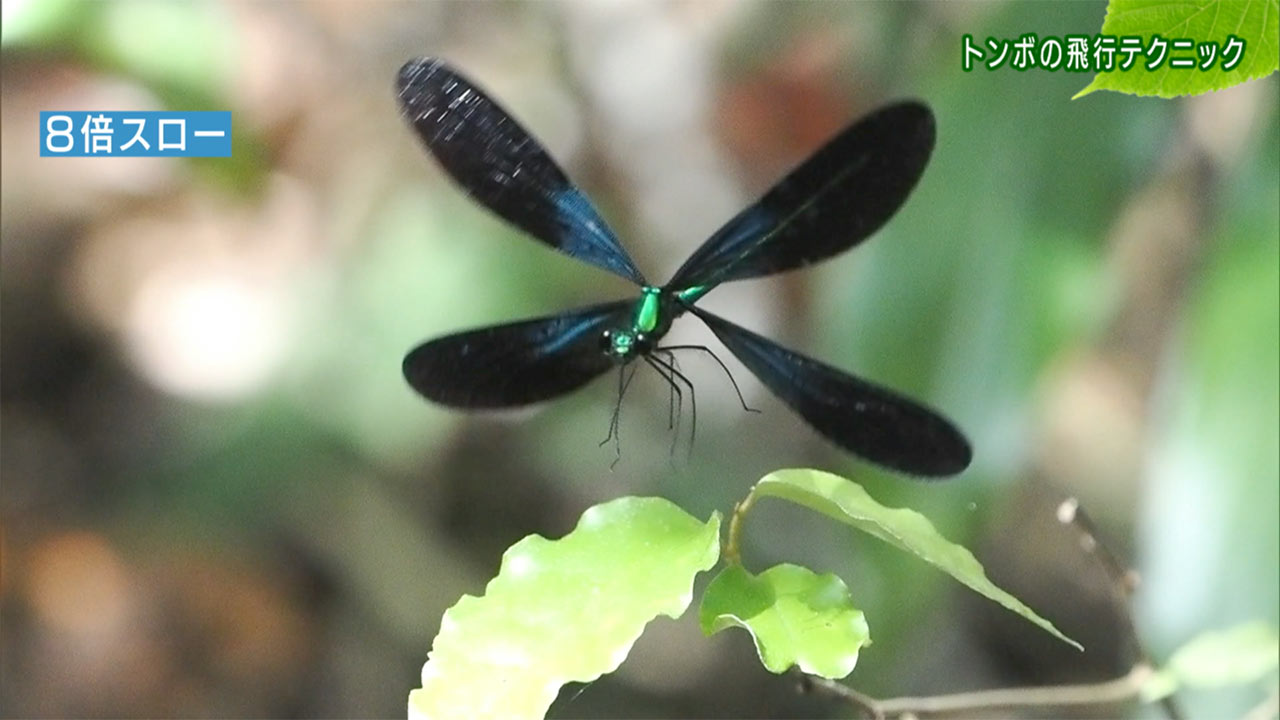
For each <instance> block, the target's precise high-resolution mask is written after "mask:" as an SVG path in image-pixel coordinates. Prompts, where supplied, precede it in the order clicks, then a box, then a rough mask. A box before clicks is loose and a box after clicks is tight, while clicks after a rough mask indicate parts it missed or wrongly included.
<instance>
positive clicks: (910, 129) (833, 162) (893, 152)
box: [667, 102, 934, 290]
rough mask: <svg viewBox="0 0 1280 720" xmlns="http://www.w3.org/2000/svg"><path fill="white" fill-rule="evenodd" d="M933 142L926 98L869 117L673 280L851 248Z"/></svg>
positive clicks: (764, 271)
mask: <svg viewBox="0 0 1280 720" xmlns="http://www.w3.org/2000/svg"><path fill="white" fill-rule="evenodd" d="M933 141H934V125H933V113H932V112H930V111H929V108H928V107H926V106H924V105H923V104H921V103H918V102H903V103H898V104H896V105H890V106H888V107H885V108H881V109H880V110H877V111H876V112H874V113H872V114H870V115H868V116H866V117H864V118H862V119H861V120H859V121H858V122H857V123H855V124H853V125H851V126H850V127H848V128H846V129H845V130H844V131H843V132H841V133H840V134H839V135H837V136H836V137H835V138H833V139H832V140H831V141H829V142H828V143H827V144H826V145H825V146H823V148H822V149H821V150H818V152H816V153H814V154H813V156H812V157H810V158H809V159H808V160H806V161H804V163H803V164H802V165H800V167H798V168H796V169H795V170H793V171H792V172H791V174H790V175H787V176H786V177H785V178H783V180H782V181H781V182H779V183H778V184H777V185H775V186H774V187H773V189H771V190H769V192H767V193H765V195H764V197H762V198H760V200H759V201H758V202H756V203H755V204H754V205H751V206H749V207H748V208H746V209H745V210H743V211H742V212H740V213H738V215H737V216H736V217H734V218H733V219H732V220H730V221H729V222H728V223H726V224H725V226H724V227H722V228H720V229H719V230H717V231H716V233H715V234H714V235H712V236H711V237H710V238H708V239H707V241H706V242H705V243H703V244H702V247H700V248H698V249H697V251H695V252H694V253H693V255H692V256H690V257H689V259H688V260H686V261H685V263H684V265H682V266H681V267H680V269H679V270H677V271H676V274H675V276H674V277H673V278H672V279H671V282H669V283H667V287H670V288H673V289H675V290H684V289H687V288H691V287H696V286H715V285H718V284H720V283H722V282H727V281H729V280H741V279H743V278H749V277H758V276H761V275H770V274H773V273H777V272H782V271H783V270H791V269H793V268H797V267H801V266H804V265H808V264H810V263H814V262H817V261H819V260H825V259H826V258H829V257H831V256H832V255H836V254H837V253H841V252H844V251H845V250H847V249H849V248H851V247H853V246H854V245H856V244H858V243H859V242H861V241H862V240H864V239H865V238H866V237H867V236H869V235H871V234H872V233H874V232H875V231H876V230H878V229H879V228H880V226H881V225H883V224H884V223H885V221H887V220H888V219H889V218H890V217H892V216H893V214H894V213H895V212H897V210H898V208H899V207H900V206H901V205H902V203H903V201H904V200H906V199H907V195H908V194H910V193H911V189H912V188H913V187H915V184H916V181H917V180H919V179H920V175H921V173H923V172H924V166H925V164H926V163H927V162H928V161H929V154H930V153H931V152H932V151H933Z"/></svg>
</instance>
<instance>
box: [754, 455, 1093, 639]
mask: <svg viewBox="0 0 1280 720" xmlns="http://www.w3.org/2000/svg"><path fill="white" fill-rule="evenodd" d="M752 492H753V493H759V494H762V495H767V496H773V497H777V498H782V499H784V500H789V501H791V502H793V503H796V504H797V505H803V506H804V507H807V508H810V509H812V510H817V511H818V512H820V513H822V514H824V515H827V516H828V517H831V518H834V519H836V520H839V521H840V522H842V523H845V524H847V525H852V526H853V527H856V528H858V529H859V530H862V531H863V532H867V533H870V534H871V535H874V536H875V537H878V538H880V539H881V540H884V541H885V542H887V543H889V544H891V545H894V546H896V547H898V548H900V549H902V550H905V551H906V552H909V553H912V554H914V555H915V556H917V557H919V558H920V559H921V560H924V561H925V562H927V563H929V564H931V565H933V566H935V567H937V568H938V569H940V570H942V571H943V572H945V573H947V574H948V575H950V576H951V577H953V578H955V579H956V580H959V581H960V582H962V583H964V584H965V585H968V586H969V587H970V588H971V589H973V590H974V591H975V592H978V593H980V594H982V595H985V596H986V597H988V598H990V599H991V600H994V601H995V602H997V603H999V604H1001V605H1003V606H1004V607H1006V608H1008V609H1009V610H1012V611H1013V612H1015V613H1017V614H1019V615H1021V616H1022V617H1024V618H1026V619H1027V620H1030V621H1031V622H1032V623H1035V624H1036V625H1038V626H1040V628H1041V629H1043V630H1044V631H1045V632H1048V633H1049V634H1051V635H1053V636H1054V637H1056V638H1058V639H1059V640H1061V641H1063V642H1065V643H1067V644H1068V645H1073V646H1075V647H1076V648H1077V649H1080V650H1083V649H1084V648H1082V647H1081V646H1080V643H1078V642H1076V641H1075V640H1072V639H1071V638H1069V637H1067V636H1066V635H1063V634H1062V633H1061V632H1059V631H1058V629H1057V628H1056V627H1054V626H1053V624H1052V623H1050V622H1049V621H1048V620H1045V619H1044V618H1042V617H1040V616H1039V615H1037V614H1036V613H1035V612H1034V611H1032V610H1031V608H1029V607H1027V606H1026V605H1024V604H1022V602H1021V601H1019V600H1018V599H1017V598H1015V597H1014V596H1012V595H1010V594H1009V593H1007V592H1005V591H1004V590H1001V589H1000V588H999V587H997V586H996V585H995V583H992V582H991V581H990V580H988V579H987V574H986V572H985V571H984V570H983V569H982V565H981V563H979V562H978V560H977V558H975V557H974V556H973V553H970V552H969V551H968V550H966V549H964V548H963V547H961V546H959V545H956V544H955V543H952V542H950V541H948V540H947V539H946V538H944V537H942V536H941V535H939V534H938V531H937V530H935V529H934V528H933V524H932V523H930V522H929V521H928V519H926V518H925V517H924V516H923V515H921V514H920V513H918V512H915V511H914V510H904V509H894V508H887V507H885V506H883V505H881V504H880V503H878V502H876V501H875V500H873V499H872V498H871V496H870V495H868V494H867V491H866V490H863V489H862V486H860V485H858V484H857V483H854V482H852V481H849V480H846V479H844V478H842V477H840V476H838V475H832V474H831V473H825V472H821V471H818V470H779V471H777V472H773V473H770V474H769V475H766V476H765V477H764V478H763V479H762V480H760V482H758V483H756V486H755V488H754V489H753V490H752Z"/></svg>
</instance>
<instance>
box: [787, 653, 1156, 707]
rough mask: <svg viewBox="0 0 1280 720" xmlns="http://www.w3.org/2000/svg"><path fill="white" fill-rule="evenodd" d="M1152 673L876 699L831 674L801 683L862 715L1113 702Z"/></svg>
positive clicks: (1143, 668)
mask: <svg viewBox="0 0 1280 720" xmlns="http://www.w3.org/2000/svg"><path fill="white" fill-rule="evenodd" d="M1153 673H1154V671H1153V670H1152V669H1151V667H1150V666H1149V665H1146V664H1138V665H1135V666H1134V667H1133V669H1132V670H1130V671H1129V672H1128V674H1126V675H1124V676H1122V677H1118V678H1116V679H1114V680H1107V681H1104V682H1099V683H1084V684H1079V685H1050V686H1043V687H1025V688H1003V689H999V690H978V691H974V692H964V693H955V694H953V695H933V696H929V697H899V698H889V699H887V700H877V699H875V698H872V697H870V696H867V695H864V694H862V693H860V692H858V691H856V690H854V689H852V688H850V687H848V686H846V685H843V684H841V683H839V682H837V681H835V680H827V679H826V678H819V677H813V676H810V675H804V676H802V680H801V683H802V685H801V687H802V689H805V690H810V689H812V690H820V691H822V692H824V693H828V694H830V695H834V696H836V697H839V698H841V699H843V700H845V701H846V702H848V703H849V704H851V705H853V706H854V707H856V708H858V709H859V710H860V711H861V712H862V713H863V715H864V716H865V717H869V718H874V719H875V720H886V718H896V717H906V716H926V715H956V714H961V713H978V712H989V711H993V710H1017V709H1029V708H1038V709H1050V708H1068V707H1079V706H1084V705H1111V704H1115V703H1118V702H1122V701H1125V700H1132V699H1135V698H1137V697H1138V695H1139V693H1140V692H1141V691H1142V686H1143V685H1144V684H1146V682H1147V681H1148V680H1149V679H1150V678H1151V676H1152V674H1153Z"/></svg>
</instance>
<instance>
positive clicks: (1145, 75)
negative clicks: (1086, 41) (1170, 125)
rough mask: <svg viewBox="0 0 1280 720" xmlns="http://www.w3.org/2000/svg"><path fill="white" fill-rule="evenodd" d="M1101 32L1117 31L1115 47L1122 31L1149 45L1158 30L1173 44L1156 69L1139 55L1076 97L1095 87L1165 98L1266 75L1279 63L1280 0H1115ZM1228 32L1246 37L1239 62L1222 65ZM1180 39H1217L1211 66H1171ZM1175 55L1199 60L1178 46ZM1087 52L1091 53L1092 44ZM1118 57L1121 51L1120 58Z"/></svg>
mask: <svg viewBox="0 0 1280 720" xmlns="http://www.w3.org/2000/svg"><path fill="white" fill-rule="evenodd" d="M1100 32H1101V33H1102V34H1103V35H1111V36H1114V37H1115V38H1116V43H1117V46H1118V45H1119V42H1120V40H1119V39H1120V38H1122V37H1124V36H1137V37H1140V38H1142V45H1143V47H1144V48H1146V47H1148V46H1149V45H1150V44H1151V40H1152V36H1153V35H1159V36H1160V37H1161V38H1164V39H1165V40H1166V41H1167V42H1168V43H1169V45H1168V48H1167V49H1166V51H1165V53H1166V54H1165V59H1164V62H1162V63H1161V64H1160V65H1159V67H1157V68H1156V69H1155V70H1148V69H1147V68H1146V58H1145V56H1143V55H1141V54H1140V55H1139V56H1138V58H1137V61H1136V62H1134V64H1133V66H1132V67H1130V68H1129V69H1128V70H1124V71H1121V70H1119V69H1116V70H1114V71H1112V72H1100V73H1098V74H1097V75H1095V76H1094V77H1093V82H1091V83H1089V85H1088V86H1087V87H1085V88H1084V89H1083V90H1081V91H1080V92H1078V93H1076V94H1075V97H1073V98H1072V100H1074V99H1075V98H1078V97H1082V96H1084V95H1088V94H1089V93H1091V92H1093V91H1094V90H1115V91H1117V92H1123V93H1130V94H1132V95H1155V96H1158V97H1162V98H1171V97H1177V96H1179V95H1199V94H1201V93H1206V92H1209V91H1210V90H1222V89H1224V88H1229V87H1231V86H1232V85H1239V84H1240V83H1242V82H1245V81H1246V80H1252V79H1254V78H1260V77H1265V76H1267V75H1270V74H1271V73H1273V72H1275V71H1276V69H1277V68H1280V0H1258V1H1256V2H1254V1H1251V2H1241V0H1190V1H1189V0H1111V2H1110V3H1108V4H1107V17H1106V19H1105V20H1103V22H1102V30H1101V31H1100ZM1229 35H1235V36H1236V37H1238V38H1240V39H1242V40H1244V42H1245V47H1244V55H1243V57H1241V59H1240V63H1239V65H1237V66H1235V67H1234V68H1232V69H1231V70H1223V69H1222V58H1223V55H1222V48H1225V47H1226V44H1227V36H1229ZM1178 39H1189V40H1192V41H1194V42H1195V43H1196V44H1197V45H1198V44H1199V43H1205V42H1214V43H1217V46H1218V52H1217V56H1216V58H1215V60H1214V62H1213V64H1212V66H1210V67H1209V68H1208V69H1207V70H1201V69H1199V66H1198V65H1197V67H1195V68H1174V67H1171V66H1170V63H1169V60H1170V58H1172V57H1174V52H1175V51H1174V48H1173V41H1174V40H1178ZM1177 56H1178V57H1186V56H1191V57H1193V58H1195V59H1196V60H1197V62H1198V61H1199V56H1198V55H1196V53H1195V51H1191V52H1189V53H1188V52H1187V51H1179V53H1178V55H1177ZM1089 57H1090V58H1091V59H1092V57H1093V54H1092V43H1091V44H1090V55H1089ZM1119 57H1120V55H1119V54H1117V55H1116V58H1117V62H1118V61H1119ZM1091 61H1092V60H1091Z"/></svg>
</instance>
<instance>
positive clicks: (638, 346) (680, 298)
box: [600, 285, 706, 363]
mask: <svg viewBox="0 0 1280 720" xmlns="http://www.w3.org/2000/svg"><path fill="white" fill-rule="evenodd" d="M705 293H706V290H704V289H703V288H692V289H690V290H686V291H685V292H683V293H678V294H667V295H665V296H664V295H663V290H662V288H658V287H653V286H651V285H650V286H645V287H643V288H641V289H640V298H639V299H637V300H636V304H635V309H634V310H633V311H632V313H631V324H630V325H629V326H623V327H614V328H610V329H608V330H605V331H604V333H603V335H602V337H601V342H600V346H601V349H602V350H603V351H604V353H605V354H606V355H608V356H610V357H612V358H613V359H614V360H616V361H617V362H620V363H627V362H630V361H632V360H634V359H635V358H637V357H640V356H642V355H647V354H648V353H649V352H651V351H652V350H653V348H654V347H655V346H656V345H657V342H658V341H659V340H660V339H662V336H663V335H666V334H667V330H669V329H670V328H671V321H672V320H674V319H675V318H676V316H678V315H680V314H682V313H683V312H684V305H685V304H686V303H691V302H692V300H686V299H685V296H686V295H689V296H691V297H692V298H693V299H694V300H696V299H697V298H699V297H701V296H702V295H703V294H705Z"/></svg>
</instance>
